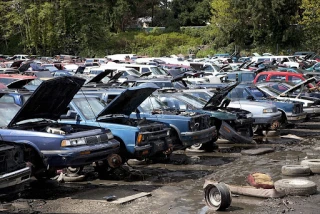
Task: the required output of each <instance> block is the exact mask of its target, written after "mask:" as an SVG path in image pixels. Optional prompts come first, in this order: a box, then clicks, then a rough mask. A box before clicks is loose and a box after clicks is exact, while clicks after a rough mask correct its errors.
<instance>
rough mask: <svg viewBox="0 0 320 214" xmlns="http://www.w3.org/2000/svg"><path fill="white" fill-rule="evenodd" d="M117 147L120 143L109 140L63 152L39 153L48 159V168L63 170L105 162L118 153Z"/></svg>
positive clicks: (47, 151) (49, 151)
mask: <svg viewBox="0 0 320 214" xmlns="http://www.w3.org/2000/svg"><path fill="white" fill-rule="evenodd" d="M119 146H120V143H119V142H118V141H117V140H115V139H111V140H109V141H108V143H102V144H96V145H86V146H79V147H73V148H72V147H69V148H68V149H64V150H45V151H44V150H42V151H41V152H42V153H43V154H44V155H45V156H46V157H47V158H48V159H47V162H48V165H49V167H54V168H65V167H68V166H73V167H78V166H85V165H89V164H91V163H92V162H96V161H101V160H105V159H107V156H108V155H110V154H115V153H118V152H119Z"/></svg>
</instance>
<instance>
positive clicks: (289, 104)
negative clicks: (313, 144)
mask: <svg viewBox="0 0 320 214" xmlns="http://www.w3.org/2000/svg"><path fill="white" fill-rule="evenodd" d="M228 97H229V98H230V99H232V100H235V103H237V102H239V101H238V100H241V101H242V100H249V102H251V104H253V105H254V106H255V105H258V104H257V102H261V103H268V104H272V105H275V106H276V107H277V108H278V111H280V112H281V120H280V121H279V122H281V124H284V125H286V124H295V123H299V122H302V121H303V120H305V118H306V116H307V113H306V112H304V111H303V104H302V103H301V102H296V101H290V100H277V99H270V97H268V95H267V94H265V93H264V92H263V91H261V90H259V88H257V87H256V86H254V85H238V86H237V87H236V88H234V89H233V90H232V91H231V92H230V93H229V95H228ZM242 104H243V103H242V102H240V105H241V106H242ZM254 106H253V109H252V110H251V112H252V113H254V111H255V110H257V109H256V108H255V107H254ZM265 111H267V110H265ZM265 114H266V115H267V113H265ZM263 121H266V120H263Z"/></svg>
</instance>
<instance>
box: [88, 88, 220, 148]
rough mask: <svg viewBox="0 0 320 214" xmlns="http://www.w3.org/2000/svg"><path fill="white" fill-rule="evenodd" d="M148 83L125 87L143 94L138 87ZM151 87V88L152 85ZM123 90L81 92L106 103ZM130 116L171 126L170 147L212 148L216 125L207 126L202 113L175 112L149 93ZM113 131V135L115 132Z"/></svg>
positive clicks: (119, 94)
mask: <svg viewBox="0 0 320 214" xmlns="http://www.w3.org/2000/svg"><path fill="white" fill-rule="evenodd" d="M148 85H150V83H144V84H141V85H139V86H137V87H132V88H131V89H130V88H129V90H137V89H139V88H140V89H141V94H146V92H143V90H142V89H143V88H145V87H147V86H148ZM152 85H154V84H152ZM152 87H153V88H155V86H152ZM123 91H124V89H120V88H104V89H96V90H94V89H93V88H91V89H90V88H86V89H84V90H83V91H82V92H83V93H85V94H88V95H95V96H99V97H100V99H102V100H104V101H105V102H107V103H109V102H111V101H112V100H114V99H118V96H119V97H120V96H122V93H125V92H123ZM153 91H154V90H153ZM149 95H150V94H149ZM140 96H141V95H140ZM144 96H145V95H144ZM110 105H111V104H110ZM130 117H131V118H134V119H140V120H141V119H143V118H145V119H146V120H150V121H154V122H162V123H164V124H166V125H167V127H169V128H170V129H171V130H170V138H171V139H172V144H173V147H174V149H184V148H187V147H191V146H193V147H194V148H197V149H205V150H212V149H214V147H215V145H214V142H215V141H216V138H217V133H216V128H215V127H214V126H213V125H211V123H210V118H209V116H208V115H206V114H201V113H195V112H184V111H182V112H180V111H176V110H174V109H171V108H169V107H168V106H166V105H164V104H163V103H162V102H160V101H159V100H158V99H156V98H155V97H154V96H149V97H148V98H147V97H145V99H144V101H143V102H142V101H141V103H139V105H138V103H137V106H136V109H133V111H132V113H131V114H130ZM113 133H115V134H116V132H115V131H113ZM198 143H201V145H202V146H201V147H197V146H195V145H196V144H197V145H198Z"/></svg>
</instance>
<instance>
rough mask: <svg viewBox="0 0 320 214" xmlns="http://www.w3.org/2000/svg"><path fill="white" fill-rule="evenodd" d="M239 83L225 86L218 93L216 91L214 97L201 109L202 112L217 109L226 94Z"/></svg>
mask: <svg viewBox="0 0 320 214" xmlns="http://www.w3.org/2000/svg"><path fill="white" fill-rule="evenodd" d="M237 85H239V82H234V83H232V84H229V85H227V86H226V87H224V88H221V89H220V90H219V91H216V92H215V93H214V95H213V96H212V97H211V98H210V100H208V102H207V103H206V105H205V106H204V107H203V109H204V110H206V109H207V108H210V107H219V106H220V104H221V102H222V101H223V99H224V98H225V97H226V96H227V95H228V93H229V92H230V91H231V90H232V89H234V88H235V87H237Z"/></svg>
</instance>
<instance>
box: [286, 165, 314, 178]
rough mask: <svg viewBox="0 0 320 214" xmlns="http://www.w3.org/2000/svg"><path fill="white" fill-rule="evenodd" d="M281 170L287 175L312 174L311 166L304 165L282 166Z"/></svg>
mask: <svg viewBox="0 0 320 214" xmlns="http://www.w3.org/2000/svg"><path fill="white" fill-rule="evenodd" d="M281 172H282V174H283V175H287V176H306V175H310V172H311V171H310V167H309V166H303V165H286V166H282V168H281Z"/></svg>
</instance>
